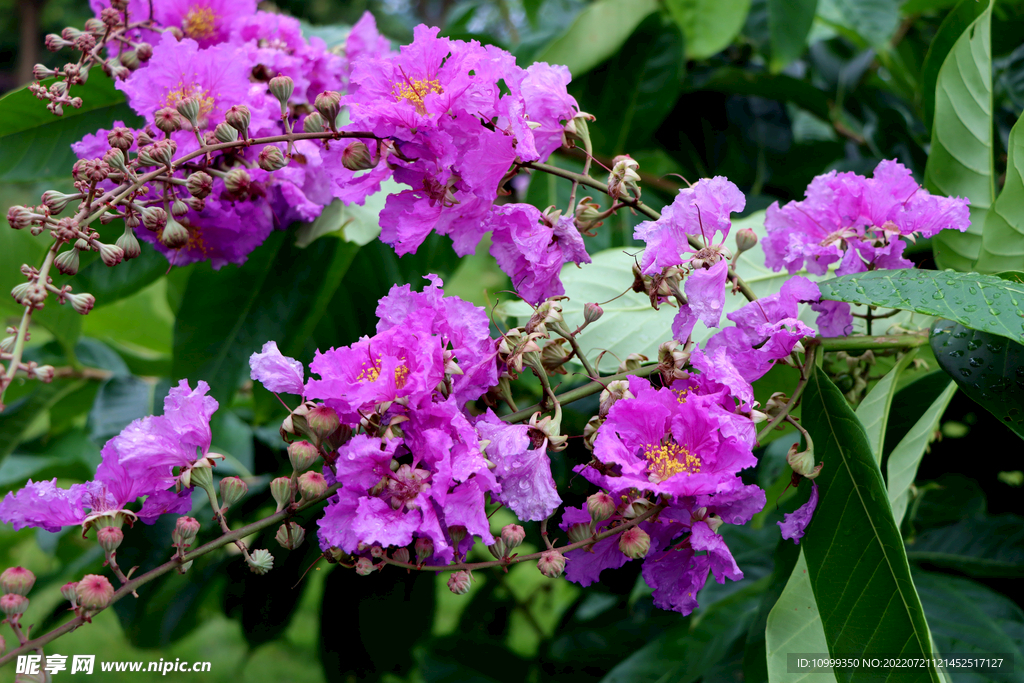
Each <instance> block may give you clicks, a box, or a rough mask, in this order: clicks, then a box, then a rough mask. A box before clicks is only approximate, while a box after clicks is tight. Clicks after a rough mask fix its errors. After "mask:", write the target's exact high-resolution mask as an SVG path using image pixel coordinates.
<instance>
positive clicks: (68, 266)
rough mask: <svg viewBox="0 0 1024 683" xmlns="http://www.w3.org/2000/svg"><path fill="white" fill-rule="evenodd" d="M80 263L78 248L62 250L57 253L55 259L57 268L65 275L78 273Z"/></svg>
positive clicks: (54, 262)
mask: <svg viewBox="0 0 1024 683" xmlns="http://www.w3.org/2000/svg"><path fill="white" fill-rule="evenodd" d="M79 263H80V259H79V255H78V250H77V249H68V250H66V251H62V252H61V253H59V254H57V258H55V259H54V260H53V265H55V266H57V270H59V271H60V272H62V273H64V274H65V275H74V274H75V273H77V272H78V266H79Z"/></svg>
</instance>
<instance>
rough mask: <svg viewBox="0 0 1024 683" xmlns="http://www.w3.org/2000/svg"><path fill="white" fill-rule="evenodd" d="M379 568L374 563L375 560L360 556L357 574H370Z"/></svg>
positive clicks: (357, 563)
mask: <svg viewBox="0 0 1024 683" xmlns="http://www.w3.org/2000/svg"><path fill="white" fill-rule="evenodd" d="M376 569H377V566H376V565H374V564H373V560H371V559H370V558H368V557H360V558H359V559H358V560H356V574H359V576H369V575H370V574H372V573H373V572H374V571H375V570H376Z"/></svg>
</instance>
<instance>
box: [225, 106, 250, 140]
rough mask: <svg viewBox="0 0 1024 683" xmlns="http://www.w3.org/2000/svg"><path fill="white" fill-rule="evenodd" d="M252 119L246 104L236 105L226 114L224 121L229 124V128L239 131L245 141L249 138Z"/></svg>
mask: <svg viewBox="0 0 1024 683" xmlns="http://www.w3.org/2000/svg"><path fill="white" fill-rule="evenodd" d="M250 119H251V116H250V114H249V107H247V106H245V105H244V104H236V105H234V106H232V107H231V108H230V109H228V110H227V113H225V114H224V120H225V121H227V122H228V125H229V126H231V127H232V128H234V129H235V130H237V131H238V132H239V133H240V134H241V135H242V138H243V139H244V138H247V137H249V121H250ZM218 139H219V138H218Z"/></svg>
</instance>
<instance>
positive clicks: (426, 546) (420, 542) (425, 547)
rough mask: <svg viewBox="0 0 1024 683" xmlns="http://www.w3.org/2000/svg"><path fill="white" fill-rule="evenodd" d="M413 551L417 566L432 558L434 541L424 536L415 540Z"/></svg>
mask: <svg viewBox="0 0 1024 683" xmlns="http://www.w3.org/2000/svg"><path fill="white" fill-rule="evenodd" d="M413 549H414V550H415V551H416V562H417V564H423V563H424V562H426V561H427V560H429V559H430V558H431V557H433V556H434V541H432V540H431V539H429V538H427V537H426V536H421V537H419V538H417V539H416V543H414V544H413Z"/></svg>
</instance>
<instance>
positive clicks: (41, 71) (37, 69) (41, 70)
mask: <svg viewBox="0 0 1024 683" xmlns="http://www.w3.org/2000/svg"><path fill="white" fill-rule="evenodd" d="M56 73H57V72H56V71H54V70H53V69H51V68H49V67H47V66H46V65H45V64H36V65H35V66H33V67H32V78H34V79H36V80H37V81H42V80H45V79H47V78H50V77H52V76H53V75H54V74H56Z"/></svg>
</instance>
